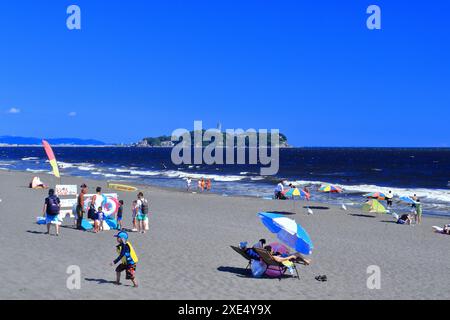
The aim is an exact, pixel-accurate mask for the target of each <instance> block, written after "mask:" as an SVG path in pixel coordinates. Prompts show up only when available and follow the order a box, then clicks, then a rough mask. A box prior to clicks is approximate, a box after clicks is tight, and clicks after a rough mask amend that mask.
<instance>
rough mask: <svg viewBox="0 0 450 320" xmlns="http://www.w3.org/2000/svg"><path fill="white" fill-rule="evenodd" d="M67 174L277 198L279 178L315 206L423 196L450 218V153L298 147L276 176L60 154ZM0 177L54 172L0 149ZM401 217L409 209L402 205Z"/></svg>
mask: <svg viewBox="0 0 450 320" xmlns="http://www.w3.org/2000/svg"><path fill="white" fill-rule="evenodd" d="M54 152H55V155H56V158H57V160H58V163H59V166H60V170H61V173H62V175H63V176H64V175H71V176H80V177H88V178H90V179H92V178H93V179H101V180H108V181H127V182H128V183H129V184H133V183H139V184H149V185H155V186H164V187H173V188H180V189H181V188H185V184H186V183H185V180H184V179H185V178H186V177H188V176H189V177H192V178H193V179H194V181H193V185H196V183H195V180H196V179H199V178H201V177H204V178H206V179H211V180H212V182H213V192H215V193H218V194H221V195H224V196H227V195H236V194H237V195H246V196H254V197H263V198H266V197H271V196H272V194H273V189H274V187H275V185H276V182H277V181H278V180H280V179H283V180H286V181H287V182H292V183H295V184H297V185H299V186H309V188H310V189H311V190H312V191H313V192H312V199H313V200H317V201H324V202H329V203H333V204H342V203H344V204H346V205H347V206H359V205H361V203H362V202H363V201H364V197H363V195H364V194H365V193H368V192H373V191H382V192H387V191H389V190H392V191H393V192H394V194H395V195H397V196H411V195H413V194H417V195H418V196H419V197H420V198H421V200H422V202H423V203H424V209H425V213H428V214H438V215H450V188H449V180H450V149H389V148H379V149H378V148H292V149H282V150H280V170H279V173H278V175H276V176H261V175H260V168H259V166H255V165H212V166H208V165H179V166H176V165H174V164H172V161H171V149H168V148H126V147H98V148H94V147H55V148H54ZM0 170H21V171H30V172H36V173H38V174H40V175H41V178H42V179H43V180H44V181H45V180H46V176H45V175H46V174H48V173H49V172H50V166H49V163H48V162H47V157H46V155H45V153H44V150H43V148H40V147H0ZM324 183H331V184H336V185H338V186H341V187H343V188H344V190H345V192H344V193H343V194H332V195H327V194H322V193H318V192H314V190H315V189H316V188H317V187H319V186H320V185H321V184H324ZM394 210H395V211H400V212H401V211H405V210H409V209H408V207H407V206H406V205H405V204H402V203H396V204H395V207H394Z"/></svg>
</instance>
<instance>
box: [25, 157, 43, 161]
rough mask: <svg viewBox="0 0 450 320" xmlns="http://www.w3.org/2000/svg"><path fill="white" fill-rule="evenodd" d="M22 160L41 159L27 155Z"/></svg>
mask: <svg viewBox="0 0 450 320" xmlns="http://www.w3.org/2000/svg"><path fill="white" fill-rule="evenodd" d="M21 160H23V161H32V160H39V158H38V157H25V158H22V159H21Z"/></svg>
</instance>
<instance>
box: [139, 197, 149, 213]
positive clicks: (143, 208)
mask: <svg viewBox="0 0 450 320" xmlns="http://www.w3.org/2000/svg"><path fill="white" fill-rule="evenodd" d="M141 213H142V214H148V201H147V200H146V199H142V200H141Z"/></svg>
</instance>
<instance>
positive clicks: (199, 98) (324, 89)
mask: <svg viewBox="0 0 450 320" xmlns="http://www.w3.org/2000/svg"><path fill="white" fill-rule="evenodd" d="M71 4H77V5H79V6H80V8H81V10H82V30H80V31H70V30H68V29H67V28H66V18H67V14H66V8H67V7H68V6H69V5H71ZM370 4H377V5H379V6H380V7H381V10H382V11H381V14H382V29H381V30H372V31H371V30H368V29H367V28H366V19H367V17H368V15H367V14H366V8H367V7H368V6H369V5H370ZM449 12H450V4H448V1H434V2H432V3H431V2H425V1H422V3H421V4H418V3H417V2H416V1H379V0H373V1H358V0H355V1H314V2H313V1H300V0H287V1H274V0H273V1H270V0H265V1H261V0H245V1H242V0H236V1H235V0H227V1H224V0H215V1H211V0H209V1H197V0H189V1H188V0H186V1H173V0H168V1H149V0H146V1H144V0H142V1H137V0H130V1H100V0H97V1H92V0H90V1H81V0H72V1H62V0H59V1H52V0H39V1H36V0H33V1H32V0H29V1H22V0H18V1H8V2H6V1H2V2H1V3H0V40H1V43H2V47H1V50H0V70H1V71H0V135H21V136H38V137H47V138H54V137H78V138H94V139H100V140H103V141H106V142H133V141H137V140H140V139H141V138H142V137H144V136H154V135H160V134H170V133H171V132H172V130H174V129H176V128H187V129H192V128H193V121H194V120H202V121H203V122H204V126H205V127H206V128H210V127H215V126H216V124H217V122H219V121H220V122H222V124H223V127H224V128H243V129H248V128H256V129H258V128H268V129H270V128H277V129H280V130H281V131H282V132H283V133H285V134H286V135H287V136H288V137H289V140H290V142H291V143H292V144H294V145H296V146H405V147H414V146H438V147H439V146H450V130H448V121H449V120H448V119H449V116H450V90H449V84H450V83H449V82H450V80H449V79H450V59H449V57H450V26H449V24H448V17H447V16H448V14H449ZM10 111H13V112H10ZM14 111H15V112H14ZM70 113H72V114H71V115H70Z"/></svg>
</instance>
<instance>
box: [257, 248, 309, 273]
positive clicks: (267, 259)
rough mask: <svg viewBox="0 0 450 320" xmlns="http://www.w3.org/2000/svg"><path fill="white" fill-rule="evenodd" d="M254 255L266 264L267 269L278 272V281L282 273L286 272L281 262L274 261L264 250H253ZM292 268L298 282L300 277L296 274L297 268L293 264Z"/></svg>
mask: <svg viewBox="0 0 450 320" xmlns="http://www.w3.org/2000/svg"><path fill="white" fill-rule="evenodd" d="M255 251H256V253H258V255H259V256H260V257H261V259H262V260H263V261H264V263H265V264H267V267H270V266H272V267H275V268H277V270H279V271H280V280H281V276H282V275H283V273H284V272H285V271H286V269H287V267H286V266H285V265H284V264H282V263H281V262H278V261H276V260H275V259H274V258H273V256H272V255H271V254H270V253H269V252H268V251H267V250H265V249H260V248H255ZM293 268H294V270H295V273H296V274H297V279H299V280H300V275H299V274H298V270H297V266H296V265H295V263H294V264H293Z"/></svg>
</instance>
